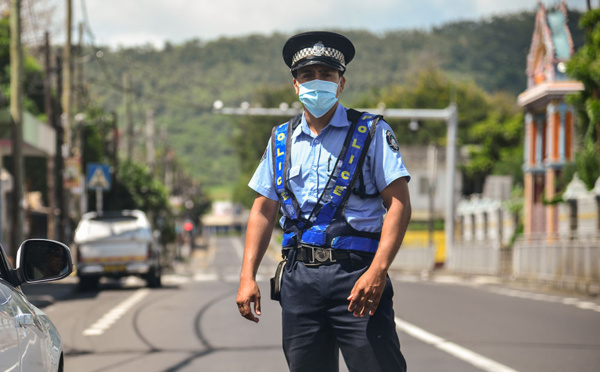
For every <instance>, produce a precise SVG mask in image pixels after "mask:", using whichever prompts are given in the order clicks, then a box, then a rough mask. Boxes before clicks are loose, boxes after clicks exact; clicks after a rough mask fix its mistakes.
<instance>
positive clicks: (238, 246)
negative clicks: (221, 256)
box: [230, 239, 244, 260]
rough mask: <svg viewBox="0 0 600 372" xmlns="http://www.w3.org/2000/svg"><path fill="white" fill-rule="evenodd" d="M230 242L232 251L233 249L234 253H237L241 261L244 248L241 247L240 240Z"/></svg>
mask: <svg viewBox="0 0 600 372" xmlns="http://www.w3.org/2000/svg"><path fill="white" fill-rule="evenodd" d="M230 241H231V242H232V244H233V249H235V253H237V255H238V257H239V258H240V260H242V259H243V258H244V246H243V245H242V242H241V241H240V239H231V240H230Z"/></svg>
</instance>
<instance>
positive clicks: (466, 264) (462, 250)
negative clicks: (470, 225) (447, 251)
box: [447, 240, 501, 275]
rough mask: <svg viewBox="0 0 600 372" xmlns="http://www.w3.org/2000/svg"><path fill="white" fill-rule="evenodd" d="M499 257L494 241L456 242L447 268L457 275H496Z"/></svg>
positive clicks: (498, 271)
mask: <svg viewBox="0 0 600 372" xmlns="http://www.w3.org/2000/svg"><path fill="white" fill-rule="evenodd" d="M500 255H501V251H500V242H499V241H496V240H482V241H465V242H456V243H454V249H453V251H452V256H450V257H449V260H448V262H447V268H448V270H449V271H452V272H454V273H457V274H488V275H496V274H499V273H500V263H501V260H500Z"/></svg>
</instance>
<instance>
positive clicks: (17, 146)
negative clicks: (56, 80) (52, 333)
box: [9, 0, 24, 258]
mask: <svg viewBox="0 0 600 372" xmlns="http://www.w3.org/2000/svg"><path fill="white" fill-rule="evenodd" d="M10 115H11V117H12V127H13V142H12V155H13V180H14V182H13V183H14V185H13V203H14V204H13V218H12V228H11V230H12V234H11V238H12V239H11V240H12V241H11V245H10V249H9V256H10V257H12V258H15V256H16V252H17V248H18V246H19V245H20V244H21V242H22V241H23V227H24V211H23V207H24V200H23V183H24V182H23V180H24V177H23V171H24V168H23V48H22V45H21V0H11V10H10Z"/></svg>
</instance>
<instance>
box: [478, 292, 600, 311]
mask: <svg viewBox="0 0 600 372" xmlns="http://www.w3.org/2000/svg"><path fill="white" fill-rule="evenodd" d="M487 290H488V291H490V292H492V293H496V294H500V295H504V296H510V297H518V298H525V299H529V300H535V301H544V302H555V303H559V304H564V305H569V306H574V307H577V308H579V309H582V310H592V311H596V312H600V304H597V303H594V302H591V301H583V300H579V299H577V298H573V297H566V298H565V297H561V296H553V295H547V294H541V293H533V292H526V291H519V290H516V289H506V288H494V287H492V288H488V289H487Z"/></svg>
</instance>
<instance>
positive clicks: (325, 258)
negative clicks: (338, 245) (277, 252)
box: [283, 245, 350, 265]
mask: <svg viewBox="0 0 600 372" xmlns="http://www.w3.org/2000/svg"><path fill="white" fill-rule="evenodd" d="M291 250H292V249H289V248H284V249H283V256H284V257H286V258H287V256H288V254H289V252H290V251H291ZM295 250H296V261H300V262H304V263H306V264H309V265H321V264H327V263H333V262H337V261H339V260H346V259H348V258H350V253H349V252H348V251H346V250H343V249H333V248H325V247H313V246H310V245H301V246H299V247H298V248H295Z"/></svg>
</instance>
